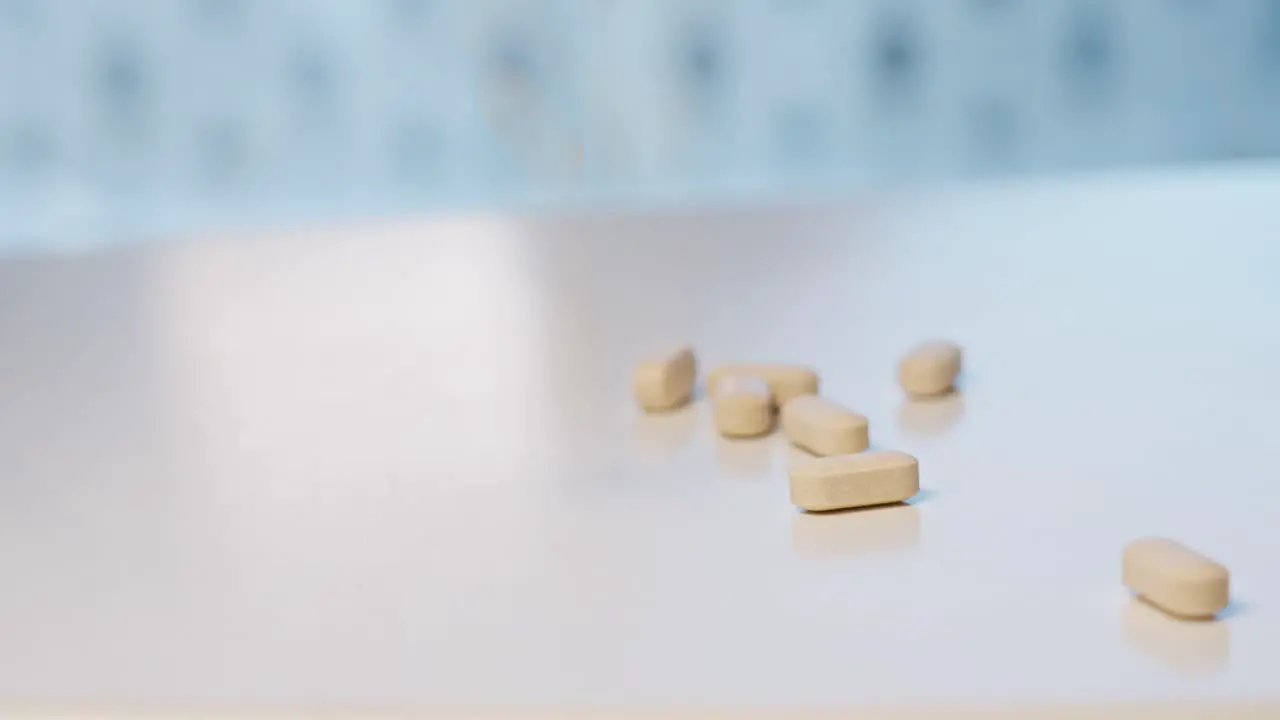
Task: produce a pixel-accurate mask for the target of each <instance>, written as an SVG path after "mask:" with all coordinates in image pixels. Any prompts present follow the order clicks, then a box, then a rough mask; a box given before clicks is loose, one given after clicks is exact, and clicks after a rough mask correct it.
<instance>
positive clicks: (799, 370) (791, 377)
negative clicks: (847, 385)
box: [707, 364, 818, 406]
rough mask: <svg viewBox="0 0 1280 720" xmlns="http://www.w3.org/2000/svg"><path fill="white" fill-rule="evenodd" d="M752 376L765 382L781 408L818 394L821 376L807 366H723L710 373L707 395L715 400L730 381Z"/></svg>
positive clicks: (708, 374)
mask: <svg viewBox="0 0 1280 720" xmlns="http://www.w3.org/2000/svg"><path fill="white" fill-rule="evenodd" d="M743 375H749V376H752V377H758V378H760V379H761V380H764V381H765V383H767V384H768V385H769V392H771V393H773V399H774V402H775V403H777V404H778V406H782V405H785V404H786V403H787V401H788V400H790V399H791V398H794V397H799V396H801V395H817V394H818V373H817V372H815V371H814V370H813V368H808V367H805V366H803V365H744V364H738V365H721V366H719V367H715V368H712V369H711V372H709V373H707V394H709V395H711V396H712V397H715V394H716V388H717V387H718V386H719V384H720V381H721V380H722V379H723V378H726V377H733V376H743Z"/></svg>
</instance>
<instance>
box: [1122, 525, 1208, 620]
mask: <svg viewBox="0 0 1280 720" xmlns="http://www.w3.org/2000/svg"><path fill="white" fill-rule="evenodd" d="M1122 565H1123V569H1122V573H1123V578H1124V585H1125V587H1127V588H1129V589H1130V590H1131V591H1133V593H1134V594H1136V595H1137V596H1138V597H1141V598H1142V599H1144V600H1146V601H1147V602H1149V603H1151V604H1152V605H1155V606H1156V607H1158V608H1160V609H1161V610H1164V611H1165V612H1167V613H1169V614H1170V615H1176V616H1178V617H1185V618H1207V617H1213V615H1214V614H1216V613H1217V612H1218V611H1219V610H1221V609H1223V608H1225V607H1226V606H1227V603H1228V602H1229V592H1228V585H1229V580H1230V577H1229V574H1228V573H1227V568H1226V567H1224V566H1223V565H1221V564H1219V563H1216V562H1214V561H1213V560H1210V559H1209V558H1207V557H1205V556H1203V555H1201V554H1199V553H1197V552H1195V551H1194V550H1191V549H1190V548H1188V547H1186V546H1185V545H1180V544H1178V543H1176V542H1174V541H1172V540H1165V539H1163V538H1143V539H1142V540H1134V541H1133V542H1131V543H1129V544H1128V545H1126V546H1125V548H1124V560H1123V563H1122Z"/></svg>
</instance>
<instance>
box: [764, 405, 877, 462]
mask: <svg viewBox="0 0 1280 720" xmlns="http://www.w3.org/2000/svg"><path fill="white" fill-rule="evenodd" d="M782 432H783V433H784V434H785V435H786V436H787V440H788V441H789V442H790V443H791V444H793V445H797V446H799V447H802V448H804V449H805V450H808V451H809V452H811V453H813V454H814V455H848V454H850V453H856V452H862V451H863V450H866V449H867V419H866V418H865V417H863V416H862V415H859V414H858V413H856V412H853V411H852V410H846V409H845V408H842V407H840V406H839V405H837V404H835V403H833V402H831V401H829V400H823V399H822V398H820V397H818V396H817V395H803V396H801V397H798V398H792V399H791V400H790V401H788V402H787V404H786V405H783V406H782Z"/></svg>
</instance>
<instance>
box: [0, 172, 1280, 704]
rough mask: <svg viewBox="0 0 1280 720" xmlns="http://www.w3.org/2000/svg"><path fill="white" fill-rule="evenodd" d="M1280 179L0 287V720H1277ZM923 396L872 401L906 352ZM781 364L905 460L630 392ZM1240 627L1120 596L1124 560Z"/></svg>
mask: <svg viewBox="0 0 1280 720" xmlns="http://www.w3.org/2000/svg"><path fill="white" fill-rule="evenodd" d="M1278 273H1280V171H1270V170H1266V169H1247V168H1246V169H1205V170H1199V171H1192V172H1186V173H1182V174H1177V175H1169V176H1161V175H1131V176H1115V177H1110V178H1094V179H1081V180H1069V181H1054V182H1038V183H1032V184H1025V185H1010V186H991V187H986V188H981V189H972V190H964V189H957V190H940V191H935V192H902V193H885V194H882V195H877V196H869V197H866V198H865V199H863V200H859V201H854V202H848V203H837V204H831V205H817V206H808V207H802V206H794V207H774V208H770V209H760V208H756V209H749V208H738V209H732V208H725V209H721V210H704V211H681V212H668V213H663V214H657V215H640V214H633V215H626V214H614V215H609V214H602V215H598V216H579V217H573V218H565V217H559V218H556V217H546V218H537V217H533V218H523V219H507V218H501V217H468V218H454V219H439V220H422V221H406V222H402V223H383V224H378V225H371V226H367V227H355V228H343V229H332V230H317V231H307V232H296V233H292V234H289V235H278V236H269V237H268V236H261V237H258V236H242V237H236V238H230V239H227V238H195V239H193V240H191V241H189V242H185V243H176V244H167V245H152V246H148V247H134V248H128V249H118V250H114V251H105V252H99V253H97V254H93V255H87V256H77V257H56V258H35V257H14V258H9V259H6V260H3V261H0V578H3V585H2V586H0V587H2V590H0V705H3V706H5V707H10V708H27V709H32V710H33V711H56V710H58V709H59V708H96V709H106V710H112V711H119V712H131V711H158V710H159V709H163V708H185V709H200V708H204V709H209V708H212V709H222V710H227V711H229V712H234V711H244V712H253V711H259V710H280V711H294V710H299V709H304V710H305V709H323V710H325V711H333V712H337V711H341V710H343V709H361V710H385V711H404V712H409V713H421V714H424V715H426V716H430V715H432V714H433V713H438V712H443V711H446V710H447V711H471V710H500V711H509V712H512V713H517V714H518V713H520V712H524V711H529V712H534V711H539V712H541V711H551V712H555V711H568V710H581V711H600V712H604V713H607V712H611V711H637V712H639V711H664V710H677V709H679V710H690V711H698V710H706V709H737V710H759V711H778V712H782V713H784V714H785V712H786V711H789V710H793V709H798V708H809V709H834V710H840V709H848V708H866V707H878V708H888V709H893V708H899V707H924V706H928V707H940V708H965V707H978V706H991V705H997V704H998V705H1008V704H1021V703H1030V704H1037V705H1045V706H1047V705H1052V704H1057V703H1084V704H1091V705H1097V704H1107V703H1114V702H1127V701H1134V702H1161V703H1163V702H1170V703H1174V704H1179V703H1182V702H1183V701H1193V700H1194V701H1200V702H1202V703H1209V707H1212V704H1213V703H1215V702H1220V701H1221V702H1227V701H1230V702H1246V701H1274V700H1280V604H1277V599H1280V572H1278V570H1277V563H1278V562H1280V561H1278V559H1277V558H1278V557H1280V529H1278V527H1277V518H1280V479H1278V476H1280V468H1278V467H1277V465H1276V462H1275V457H1276V455H1277V451H1280V432H1278V431H1280V428H1277V421H1276V418H1277V407H1280V274H1278ZM929 338H950V339H954V340H957V341H959V342H961V343H963V344H964V346H965V348H966V362H967V369H966V372H965V375H964V377H963V385H962V388H963V392H962V393H961V394H960V395H957V396H954V397H951V398H948V399H945V400H942V401H936V402H927V403H910V402H906V401H904V399H903V397H902V395H901V394H900V391H899V390H898V388H897V386H896V385H895V382H894V366H895V361H896V358H897V357H898V356H899V354H900V353H901V352H902V351H903V350H904V349H905V348H907V347H909V346H910V345H912V344H913V343H915V342H917V341H920V340H923V339H929ZM682 340H688V341H690V342H692V343H694V344H695V345H696V347H697V348H698V350H699V352H700V355H701V360H702V362H703V367H709V366H711V365H714V364H717V363H721V362H729V361H757V360H759V361H774V360H776V361H794V362H803V363H809V364H812V365H813V366H815V367H816V368H818V369H819V370H820V371H821V373H822V387H823V393H824V394H825V395H827V396H829V397H830V398H832V399H834V400H837V401H840V402H842V403H845V404H847V405H848V406H850V407H852V408H854V409H857V410H859V411H861V412H863V413H865V414H866V415H868V416H869V417H870V418H871V429H872V443H873V446H874V447H878V448H895V449H901V450H905V451H907V452H911V453H913V454H915V455H917V456H918V457H919V458H920V463H921V481H922V485H923V486H924V488H925V489H924V491H923V492H922V493H921V495H920V496H918V497H917V498H916V499H915V500H913V501H912V503H911V504H910V505H903V506H897V507H889V508H881V509H874V510H868V511H860V512H853V513H844V514H835V515H821V516H813V515H805V514H800V513H797V512H796V511H795V510H794V509H793V508H792V507H791V506H790V505H789V503H788V501H787V485H786V472H787V467H788V464H789V462H790V460H791V457H792V452H793V451H791V450H789V448H788V447H787V446H786V444H785V442H784V441H783V439H782V438H780V437H778V436H773V437H770V438H767V439H763V440H758V441H738V442H732V441H727V440H724V439H720V438H718V437H717V436H716V435H715V433H714V432H713V429H712V428H711V426H710V419H709V416H708V411H707V408H706V407H705V405H704V404H703V403H701V402H699V403H697V404H695V405H692V406H690V407H689V408H687V409H686V410H683V411H680V412H676V413H673V414H669V415H655V416H643V415H641V414H639V413H638V412H637V411H636V410H635V409H634V407H633V405H632V401H631V398H630V395H629V381H630V373H631V370H632V365H633V362H634V361H636V360H637V359H640V358H642V357H644V356H645V355H648V354H650V353H651V351H653V350H655V349H661V348H664V347H667V346H669V345H670V344H671V343H674V342H678V341H682ZM1149 534H1158V535H1167V536H1170V537H1173V538H1175V539H1178V540H1180V541H1182V542H1184V543H1187V544H1189V545H1190V546H1191V547H1193V548H1196V549H1198V550H1200V551H1202V552H1204V553H1206V554H1208V555H1210V556H1212V557H1214V558H1217V559H1219V560H1221V561H1223V562H1224V563H1226V564H1227V565H1228V566H1229V567H1230V568H1231V570H1232V573H1233V576H1232V582H1233V592H1234V596H1235V603H1234V604H1233V605H1232V607H1231V608H1230V609H1229V610H1228V611H1227V612H1226V613H1225V614H1224V617H1223V619H1222V620H1220V621H1217V622H1212V623H1181V622H1177V621H1173V620H1170V619H1168V618H1166V617H1164V616H1162V615H1160V614H1159V613H1157V612H1155V611H1154V610H1151V609H1149V608H1147V607H1145V606H1141V605H1137V604H1135V603H1134V602H1133V601H1131V600H1130V599H1129V597H1128V595H1127V594H1126V593H1125V591H1124V590H1123V588H1122V587H1121V585H1120V581H1119V559H1120V550H1121V548H1122V546H1123V545H1124V543H1125V542H1127V541H1128V540H1131V539H1133V538H1136V537H1139V536H1143V535H1149Z"/></svg>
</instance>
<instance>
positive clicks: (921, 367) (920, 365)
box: [898, 342, 962, 397]
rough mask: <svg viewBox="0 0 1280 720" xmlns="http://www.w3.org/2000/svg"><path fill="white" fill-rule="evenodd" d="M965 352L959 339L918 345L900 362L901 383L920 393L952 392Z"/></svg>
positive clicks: (921, 395) (899, 381) (908, 390)
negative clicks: (963, 352)
mask: <svg viewBox="0 0 1280 720" xmlns="http://www.w3.org/2000/svg"><path fill="white" fill-rule="evenodd" d="M961 355H962V353H961V351H960V346H959V345H956V344H955V343H950V342H930V343H925V344H923V345H917V346H916V347H915V348H912V350H911V351H910V352H908V353H907V354H906V355H905V356H903V358H902V360H901V361H899V362H898V384H899V385H901V386H902V389H903V390H906V391H907V392H908V393H909V394H911V395H914V396H917V397H926V396H930V395H941V394H943V393H945V392H948V391H950V390H951V388H952V386H953V385H954V384H955V381H956V375H959V374H960V363H961Z"/></svg>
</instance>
